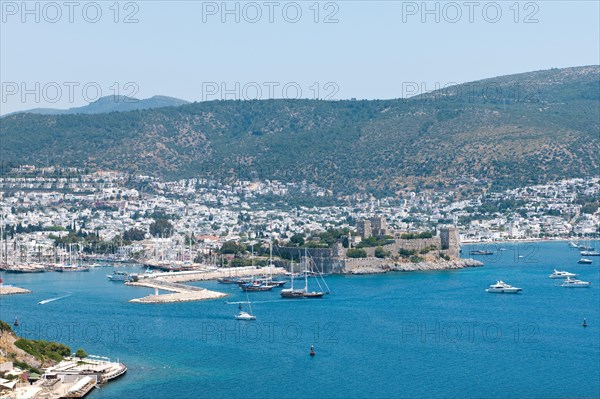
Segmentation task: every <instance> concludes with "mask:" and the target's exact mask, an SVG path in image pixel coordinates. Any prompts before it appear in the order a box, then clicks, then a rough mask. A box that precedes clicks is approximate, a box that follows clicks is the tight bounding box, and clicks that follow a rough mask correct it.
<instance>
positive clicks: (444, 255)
mask: <svg viewBox="0 0 600 399" xmlns="http://www.w3.org/2000/svg"><path fill="white" fill-rule="evenodd" d="M439 256H440V258H442V259H444V260H450V256H449V255H447V254H445V253H443V252H440V253H439Z"/></svg>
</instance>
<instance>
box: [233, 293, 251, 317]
mask: <svg viewBox="0 0 600 399" xmlns="http://www.w3.org/2000/svg"><path fill="white" fill-rule="evenodd" d="M242 303H247V304H248V312H244V311H243V310H242ZM238 305H239V310H240V312H239V313H238V314H237V315H236V316H235V319H236V320H256V316H254V315H253V314H252V305H251V304H250V298H248V293H247V292H246V302H238Z"/></svg>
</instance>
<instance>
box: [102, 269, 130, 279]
mask: <svg viewBox="0 0 600 399" xmlns="http://www.w3.org/2000/svg"><path fill="white" fill-rule="evenodd" d="M106 277H108V279H109V280H110V281H127V280H129V279H130V276H129V273H127V272H122V271H120V270H115V271H114V272H113V274H107V275H106Z"/></svg>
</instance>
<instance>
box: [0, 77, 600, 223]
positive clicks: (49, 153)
mask: <svg viewBox="0 0 600 399" xmlns="http://www.w3.org/2000/svg"><path fill="white" fill-rule="evenodd" d="M599 76H600V67H598V66H591V67H578V68H567V69H554V70H547V71H536V72H531V73H524V74H519V75H511V76H502V77H497V78H493V79H488V80H483V81H479V82H470V83H466V84H465V85H464V86H458V87H456V88H452V89H450V91H455V92H457V93H462V95H455V96H447V95H446V96H442V95H439V94H440V93H439V92H435V91H434V92H431V93H428V94H426V95H423V96H419V97H415V98H411V99H408V100H405V99H396V100H373V101H349V100H348V101H346V100H344V101H323V100H305V99H302V100H283V99H282V100H268V101H205V102H198V103H193V104H185V105H181V106H179V107H166V108H158V109H147V110H138V111H133V112H112V113H104V114H94V115H85V114H75V115H35V114H15V115H8V116H5V117H3V118H2V124H0V141H1V142H2V146H0V159H2V160H4V161H5V163H7V164H33V165H38V166H43V165H62V166H64V167H67V166H72V167H73V166H74V167H86V166H91V165H93V167H95V168H107V169H114V170H124V171H128V172H133V173H139V172H140V171H143V173H147V174H152V175H155V176H161V177H163V178H165V179H178V178H186V177H197V176H199V175H201V176H204V177H206V178H209V179H210V178H214V179H216V180H218V181H221V182H232V181H236V180H241V179H244V180H252V179H271V180H280V181H283V182H297V183H298V182H302V181H306V182H307V183H316V184H318V185H319V186H321V187H323V188H326V189H331V190H332V191H333V193H334V194H355V193H356V192H357V191H361V192H370V193H373V194H375V195H377V196H385V195H387V196H392V195H394V194H395V193H396V191H406V190H408V189H411V191H413V189H414V191H416V190H424V189H432V188H436V189H437V188H439V187H452V186H453V184H458V183H456V182H457V181H460V180H461V179H463V178H464V177H475V178H477V179H480V180H481V183H480V184H481V185H482V187H484V188H487V187H490V186H491V188H492V189H494V190H502V189H505V188H508V187H516V186H525V185H531V184H535V183H538V182H546V181H550V180H557V179H560V178H563V177H564V176H571V177H583V176H589V175H594V174H596V173H597V168H598V161H597V154H598V153H600V139H599V138H598V120H599V119H600V99H599V96H598V81H599V80H600V79H599ZM486 85H487V86H486ZM485 87H494V89H495V90H493V91H494V93H495V94H494V95H492V96H491V97H490V95H489V93H487V94H488V95H486V91H485V90H483V89H484V88H485ZM517 88H520V89H523V90H520V89H517ZM531 88H538V89H539V90H535V91H532V90H530V89H531ZM446 91H448V90H446ZM541 104H543V106H541ZM208 115H210V118H208V117H207V116H208ZM515 121H518V123H517V122H515ZM467 189H470V190H472V189H474V188H473V187H471V186H469V187H468V188H467ZM290 198H291V199H290V203H294V204H296V203H299V202H304V201H312V202H313V203H315V204H316V203H318V202H319V201H323V202H324V203H325V202H327V201H330V200H329V199H328V196H322V197H317V196H312V197H310V196H309V195H308V194H306V193H305V194H302V196H298V197H296V196H295V195H294V194H292V195H290ZM329 198H331V197H329ZM276 200H278V199H276ZM97 209H101V208H99V207H97ZM491 210H492V209H491V208H490V209H482V211H486V212H487V211H491ZM482 213H484V212H482ZM151 234H152V235H157V234H156V233H153V232H151Z"/></svg>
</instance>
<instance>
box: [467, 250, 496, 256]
mask: <svg viewBox="0 0 600 399" xmlns="http://www.w3.org/2000/svg"><path fill="white" fill-rule="evenodd" d="M469 253H470V254H471V255H493V254H494V253H493V252H492V251H487V250H484V249H476V250H474V251H471V252H469Z"/></svg>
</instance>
